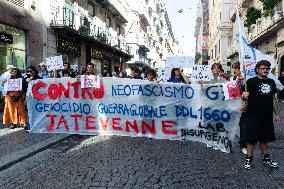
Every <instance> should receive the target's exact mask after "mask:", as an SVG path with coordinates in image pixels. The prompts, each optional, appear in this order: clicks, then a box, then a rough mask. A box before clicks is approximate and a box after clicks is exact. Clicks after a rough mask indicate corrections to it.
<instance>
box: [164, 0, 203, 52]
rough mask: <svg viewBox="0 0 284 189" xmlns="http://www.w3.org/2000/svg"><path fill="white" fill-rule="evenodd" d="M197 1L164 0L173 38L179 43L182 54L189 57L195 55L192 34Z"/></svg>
mask: <svg viewBox="0 0 284 189" xmlns="http://www.w3.org/2000/svg"><path fill="white" fill-rule="evenodd" d="M198 1H199V0H164V3H165V4H166V8H167V11H168V15H169V19H170V22H171V24H172V29H173V33H174V36H175V38H176V39H177V40H178V41H179V42H180V47H181V49H182V50H183V51H184V53H185V54H186V55H190V56H194V55H195V38H194V32H195V21H196V8H197V3H198ZM181 9H182V10H181ZM179 11H180V12H181V13H179Z"/></svg>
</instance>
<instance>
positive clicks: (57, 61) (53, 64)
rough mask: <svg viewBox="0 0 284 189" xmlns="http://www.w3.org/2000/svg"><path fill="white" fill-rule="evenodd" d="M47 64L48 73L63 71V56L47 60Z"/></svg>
mask: <svg viewBox="0 0 284 189" xmlns="http://www.w3.org/2000/svg"><path fill="white" fill-rule="evenodd" d="M45 62H46V66H47V70H48V71H52V70H58V69H63V59H62V55H60V56H54V57H49V58H46V59H45Z"/></svg>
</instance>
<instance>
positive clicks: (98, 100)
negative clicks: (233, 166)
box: [27, 78, 241, 153]
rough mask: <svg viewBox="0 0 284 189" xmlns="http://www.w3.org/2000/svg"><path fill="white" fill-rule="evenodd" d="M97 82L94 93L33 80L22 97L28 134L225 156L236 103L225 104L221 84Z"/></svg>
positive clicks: (67, 82)
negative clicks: (114, 139)
mask: <svg viewBox="0 0 284 189" xmlns="http://www.w3.org/2000/svg"><path fill="white" fill-rule="evenodd" d="M100 82H101V85H100V88H99V89H98V88H81V86H80V81H78V80H76V79H70V78H60V79H54V78H53V79H43V80H36V81H33V83H31V84H30V85H29V89H28V92H27V105H28V114H29V122H30V126H31V132H33V133H67V134H80V135H121V136H131V137H148V138H155V139H170V140H182V141H198V142H202V143H205V144H210V145H212V146H213V147H216V148H218V149H220V150H221V151H223V152H228V153H229V152H230V149H231V147H232V141H233V139H234V137H235V134H236V132H237V131H238V122H239V117H240V111H239V110H240V106H241V100H240V99H235V100H226V101H225V100H224V95H223V91H222V85H221V84H220V85H219V84H217V85H197V84H196V85H186V84H174V83H161V84H157V83H153V82H148V81H141V80H132V79H117V78H103V79H102V80H101V81H100Z"/></svg>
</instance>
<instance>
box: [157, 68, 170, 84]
mask: <svg viewBox="0 0 284 189" xmlns="http://www.w3.org/2000/svg"><path fill="white" fill-rule="evenodd" d="M171 71H172V68H158V72H157V74H158V80H159V81H163V82H167V81H168V80H169V79H170V77H171Z"/></svg>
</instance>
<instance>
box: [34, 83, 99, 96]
mask: <svg viewBox="0 0 284 189" xmlns="http://www.w3.org/2000/svg"><path fill="white" fill-rule="evenodd" d="M80 85H81V83H80V82H78V81H77V82H73V83H71V82H68V83H67V85H64V84H62V83H53V84H50V85H48V84H46V83H45V82H43V81H39V82H37V83H35V84H34V85H33V87H32V94H33V96H34V98H36V99H38V100H44V99H46V98H47V99H50V100H55V99H60V98H61V97H62V96H63V95H64V96H65V98H67V99H69V98H75V99H79V98H82V99H90V100H93V99H94V98H96V99H100V98H102V97H103V96H104V86H103V85H102V84H101V86H100V88H83V89H81V88H80ZM71 88H72V89H73V90H72V91H73V92H72V93H73V96H72V97H70V93H71V92H70V89H71ZM79 91H80V92H81V93H80V94H79ZM71 95H72V94H71Z"/></svg>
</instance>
